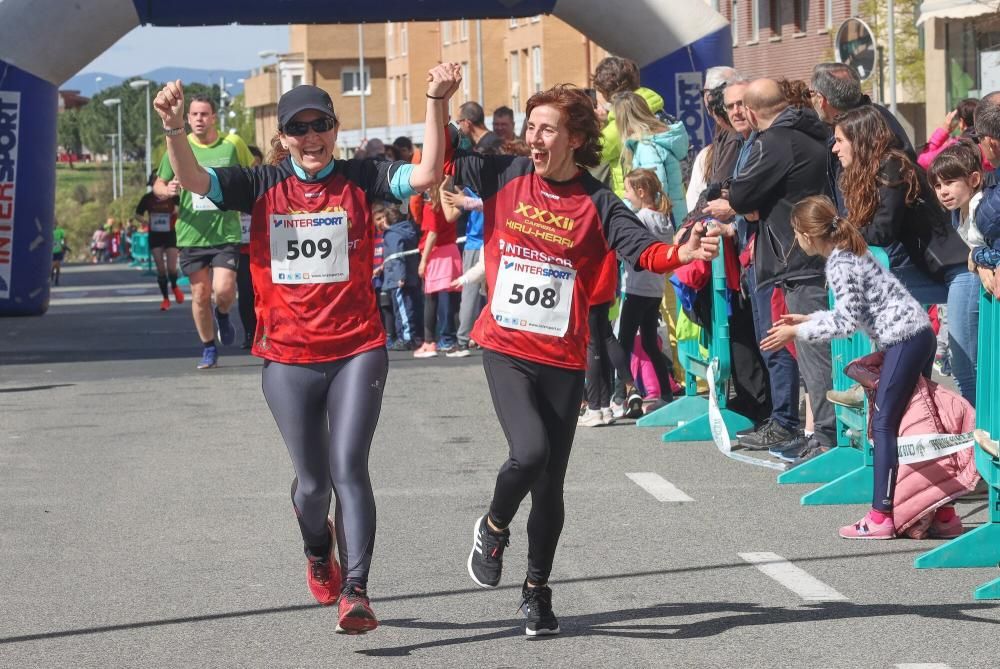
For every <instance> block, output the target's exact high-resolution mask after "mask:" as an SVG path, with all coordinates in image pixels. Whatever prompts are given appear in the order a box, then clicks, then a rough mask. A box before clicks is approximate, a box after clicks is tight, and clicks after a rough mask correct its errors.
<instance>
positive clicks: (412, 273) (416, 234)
mask: <svg viewBox="0 0 1000 669" xmlns="http://www.w3.org/2000/svg"><path fill="white" fill-rule="evenodd" d="M386 214H387V219H388V223H389V227H387V228H386V230H385V232H384V233H383V235H382V243H383V244H384V246H385V255H384V256H383V261H382V291H383V292H385V293H388V294H389V297H390V300H391V302H392V308H393V314H394V316H395V320H396V332H395V340H396V341H395V343H394V344H393V345H392V346H391V347H390V350H393V351H409V350H412V349H415V348H417V347H418V346H419V345H420V344H421V343H422V342H421V341H420V333H421V332H423V323H422V322H420V316H421V315H422V314H423V305H422V303H421V300H422V293H421V290H420V277H419V276H418V275H417V265H418V264H419V263H420V254H419V253H417V252H416V249H417V241H418V240H419V239H420V231H419V230H417V226H416V225H414V224H413V221H410V220H405V219H404V218H403V214H402V213H400V211H399V209H398V208H397V207H389V208H387V209H386ZM408 251H412V253H407V252H408ZM389 334H390V336H391V335H392V333H389Z"/></svg>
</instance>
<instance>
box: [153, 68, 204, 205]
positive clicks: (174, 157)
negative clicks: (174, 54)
mask: <svg viewBox="0 0 1000 669" xmlns="http://www.w3.org/2000/svg"><path fill="white" fill-rule="evenodd" d="M153 108H154V109H155V110H156V113H157V114H159V115H160V120H161V121H163V130H164V132H165V134H166V136H167V155H168V156H169V158H170V167H171V168H172V169H173V170H174V174H175V175H176V177H177V180H178V181H180V184H181V186H182V187H184V188H186V189H187V190H189V191H191V192H192V193H197V194H198V195H205V194H206V193H208V189H209V188H210V187H211V180H210V179H209V176H208V172H206V171H205V170H204V168H202V166H201V165H199V164H198V161H197V159H195V157H194V152H193V151H192V150H191V145H190V144H188V140H187V134H186V133H185V132H184V87H183V86H182V85H181V80H180V79H178V80H177V81H172V82H170V83H168V84H167V85H166V86H164V87H163V90H161V91H160V92H159V93H157V94H156V99H155V100H154V101H153ZM160 190H161V191H162V190H163V188H162V185H161V188H160Z"/></svg>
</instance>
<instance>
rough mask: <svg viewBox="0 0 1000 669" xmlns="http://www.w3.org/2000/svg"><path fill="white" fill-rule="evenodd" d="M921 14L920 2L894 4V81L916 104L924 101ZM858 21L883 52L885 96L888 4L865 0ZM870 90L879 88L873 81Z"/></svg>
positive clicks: (909, 0) (898, 0)
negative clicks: (871, 32)
mask: <svg viewBox="0 0 1000 669" xmlns="http://www.w3.org/2000/svg"><path fill="white" fill-rule="evenodd" d="M919 12H920V0H896V79H897V80H898V81H899V83H900V84H902V86H903V88H904V89H905V90H906V92H907V93H909V94H910V95H912V96H913V97H914V98H916V99H918V100H922V99H924V52H923V50H922V49H921V40H920V28H918V27H917V20H916V17H917V15H918V14H919ZM860 14H861V17H862V18H863V19H864V20H865V21H866V22H867V23H868V25H870V26H871V28H872V30H873V31H874V32H875V40H876V41H877V42H878V44H879V46H881V47H882V49H883V55H884V58H885V69H884V71H883V76H884V77H885V85H886V94H888V86H889V74H888V67H889V56H888V49H889V46H888V44H889V4H888V3H887V2H886V0H864V1H863V2H862V3H861V7H860ZM870 83H871V86H872V87H873V88H874V87H876V86H878V80H877V79H876V78H875V77H872V79H871V80H870Z"/></svg>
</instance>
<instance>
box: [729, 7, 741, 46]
mask: <svg viewBox="0 0 1000 669" xmlns="http://www.w3.org/2000/svg"><path fill="white" fill-rule="evenodd" d="M729 30H730V31H732V33H733V46H736V45H737V44H739V41H740V0H730V3H729Z"/></svg>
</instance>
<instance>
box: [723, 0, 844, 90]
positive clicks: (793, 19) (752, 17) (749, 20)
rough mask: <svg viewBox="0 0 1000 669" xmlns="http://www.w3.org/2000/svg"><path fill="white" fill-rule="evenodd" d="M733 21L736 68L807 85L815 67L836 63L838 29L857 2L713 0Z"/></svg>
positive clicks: (748, 72)
mask: <svg viewBox="0 0 1000 669" xmlns="http://www.w3.org/2000/svg"><path fill="white" fill-rule="evenodd" d="M712 4H713V6H714V7H715V8H716V9H717V11H719V12H720V13H721V14H722V15H723V16H725V17H726V18H727V19H729V26H730V31H731V32H732V37H733V64H734V66H735V67H736V69H737V70H739V71H740V72H741V73H743V74H744V75H746V76H749V77H761V76H768V77H784V78H786V79H800V80H803V81H809V78H810V77H811V75H812V67H813V65H814V64H816V63H818V62H822V61H831V60H833V39H834V37H835V35H836V31H837V28H838V27H839V26H840V24H841V23H843V22H844V21H845V20H846V19H848V18H849V17H851V16H853V15H855V14H856V13H857V0H714V1H713V2H712Z"/></svg>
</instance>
